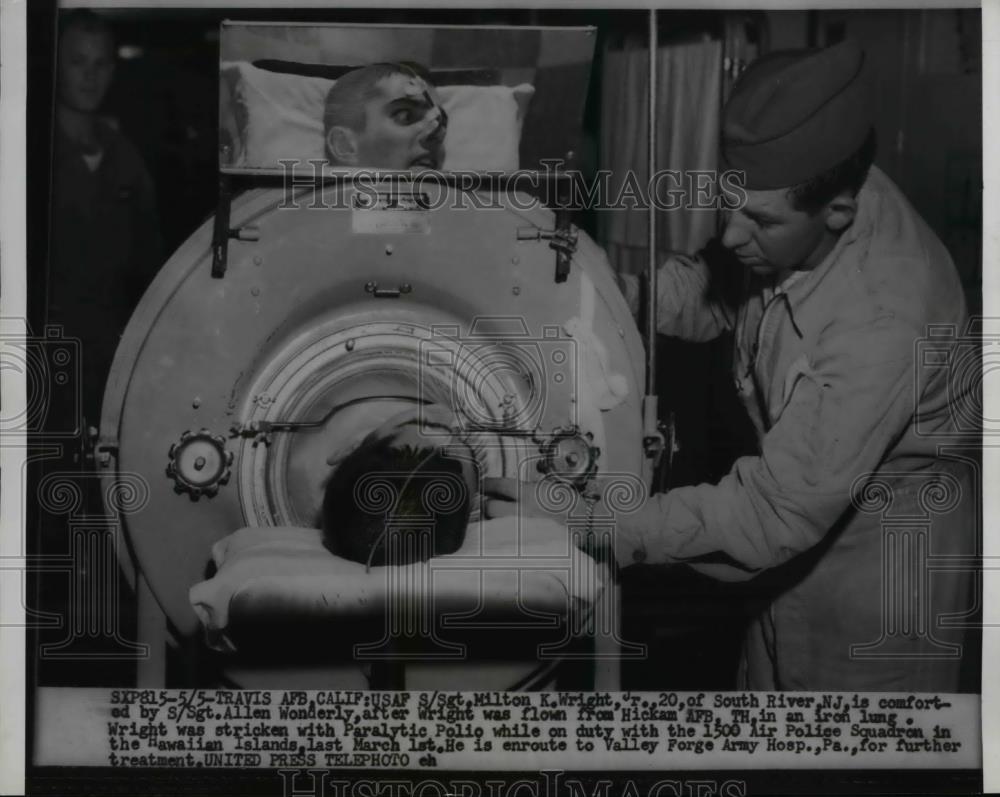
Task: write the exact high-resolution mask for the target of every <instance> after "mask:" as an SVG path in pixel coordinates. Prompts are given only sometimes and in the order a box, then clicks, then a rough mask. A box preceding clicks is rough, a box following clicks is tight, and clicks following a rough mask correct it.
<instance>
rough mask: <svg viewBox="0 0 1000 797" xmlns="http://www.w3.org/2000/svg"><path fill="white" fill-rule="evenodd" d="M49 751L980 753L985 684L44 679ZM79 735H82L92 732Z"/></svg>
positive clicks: (181, 759) (328, 756)
mask: <svg viewBox="0 0 1000 797" xmlns="http://www.w3.org/2000/svg"><path fill="white" fill-rule="evenodd" d="M39 710H40V713H41V714H42V716H46V717H47V719H48V720H51V722H47V723H46V724H45V725H44V726H43V727H45V728H46V729H47V730H46V732H45V733H44V734H43V738H42V739H40V740H39V741H40V744H39V754H38V758H39V760H38V761H37V763H39V764H63V765H66V764H77V765H92V766H113V767H261V768H285V767H302V768H309V767H325V768H336V769H342V768H393V769H433V768H441V769H464V768H472V767H478V768H481V767H483V766H484V765H486V764H488V766H491V767H495V768H498V769H519V768H525V769H532V768H537V762H538V760H539V756H544V757H545V760H546V761H551V762H553V763H556V764H558V765H559V766H560V767H564V768H567V769H568V768H573V769H595V768H624V769H636V770H643V769H646V770H649V769H660V768H663V767H664V766H667V765H669V766H670V767H688V768H699V767H704V768H708V767H711V768H719V767H724V768H726V767H728V768H743V767H745V768H752V767H783V768H785V767H787V768H823V767H833V766H839V765H846V766H857V767H887V766H894V767H935V768H967V767H972V766H976V765H978V762H979V760H980V750H979V745H978V743H977V739H978V736H977V728H978V722H979V715H978V703H977V698H976V697H975V696H972V695H933V694H920V695H914V694H870V693H849V692H836V693H754V692H745V693H740V692H733V693H721V692H718V693H705V692H698V693H690V692H689V693H682V692H613V693H612V692H586V693H582V692H538V693H512V692H361V691H308V692H306V691H249V690H247V691H212V690H200V691H191V690H160V689H115V690H106V689H102V690H98V689H46V690H42V693H41V694H40V695H39ZM80 739H83V740H85V741H84V742H83V743H81V742H80Z"/></svg>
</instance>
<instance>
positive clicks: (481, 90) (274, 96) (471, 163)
mask: <svg viewBox="0 0 1000 797" xmlns="http://www.w3.org/2000/svg"><path fill="white" fill-rule="evenodd" d="M222 75H223V81H224V83H225V82H228V83H229V86H230V87H231V90H232V92H233V100H234V101H235V102H236V103H237V104H238V105H239V106H241V107H242V109H243V111H244V113H245V115H246V119H245V125H244V126H243V127H242V130H241V131H240V133H241V136H240V141H241V144H242V146H241V147H240V150H241V151H240V152H239V153H234V161H233V162H231V163H230V164H229V165H231V166H243V167H255V168H273V169H277V168H281V166H280V164H279V161H281V160H287V159H297V160H300V161H303V162H305V161H309V160H314V159H319V160H323V159H324V157H325V154H324V149H325V148H324V141H323V107H324V105H325V103H326V95H327V94H328V93H329V91H330V88H331V87H332V86H333V84H334V82H335V81H333V80H328V79H326V78H319V77H305V76H302V75H291V74H286V73H282V72H271V71H269V70H266V69H260V68H258V67H255V66H254V65H253V64H250V63H247V62H227V63H223V64H222ZM438 93H439V94H440V95H441V104H442V105H443V106H444V109H445V111H446V112H447V114H448V132H447V134H446V136H445V140H444V148H445V161H444V165H443V169H444V170H445V171H459V170H468V171H502V172H514V171H517V169H518V165H519V161H518V149H519V147H520V143H521V126H522V124H523V121H524V114H525V112H526V111H527V107H528V102H529V101H530V100H531V97H532V95H533V94H534V93H535V87H534V86H531V85H529V84H527V83H523V84H521V85H519V86H514V87H513V88H511V87H509V86H440V87H438Z"/></svg>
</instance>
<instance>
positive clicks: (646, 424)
mask: <svg viewBox="0 0 1000 797" xmlns="http://www.w3.org/2000/svg"><path fill="white" fill-rule="evenodd" d="M656 23H657V20H656V9H655V8H651V9H650V10H649V98H648V102H649V129H648V136H649V141H648V150H647V160H648V166H649V181H650V183H649V184H650V185H652V179H653V175H654V174H656V99H657V88H656V59H657V55H658V52H659V43H658V32H657V27H656ZM649 199H650V201H649V205H648V207H647V214H648V219H649V240H648V242H647V246H648V252H647V255H648V262H647V272H646V291H647V294H646V395H645V396H643V399H642V429H643V446H644V448H645V452H646V456H647V457H648V458H649V459H651V460H652V461H653V471H654V473H655V470H656V468H657V466H658V465H659V463H660V460H661V459H662V457H663V454H664V452H665V451H666V449H667V440H666V439H665V437H664V434H663V430H662V428H661V427H660V423H659V400H658V397H657V395H656V320H657V313H656V309H657V308H656V299H657V290H656V267H657V263H656V207H655V204H654V203H653V202H652V197H650V198H649ZM670 453H671V452H669V451H667V455H668V456H669V455H670Z"/></svg>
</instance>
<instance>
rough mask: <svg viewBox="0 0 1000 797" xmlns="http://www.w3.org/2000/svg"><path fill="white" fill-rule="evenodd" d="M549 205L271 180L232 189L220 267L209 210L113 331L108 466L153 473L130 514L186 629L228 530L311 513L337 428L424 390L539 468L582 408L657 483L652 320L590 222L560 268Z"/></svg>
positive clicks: (603, 458) (507, 454) (516, 461)
mask: <svg viewBox="0 0 1000 797" xmlns="http://www.w3.org/2000/svg"><path fill="white" fill-rule="evenodd" d="M533 204H534V203H532V202H531V200H530V199H529V198H528V197H527V196H525V195H523V194H506V195H505V194H502V193H500V194H496V193H494V194H479V193H473V192H463V191H460V190H458V189H456V188H455V187H449V186H446V185H443V184H439V183H427V184H424V185H417V184H415V183H414V184H403V185H402V186H397V187H396V188H385V189H384V188H382V187H379V186H377V187H374V188H372V187H370V186H369V187H368V188H367V189H365V190H362V189H360V188H359V187H358V186H357V184H354V185H351V184H350V183H348V182H337V183H327V184H325V185H322V186H313V187H307V188H301V187H300V188H298V189H296V191H294V192H291V191H288V190H282V189H264V190H254V191H251V192H248V193H246V194H243V195H241V196H240V197H238V198H237V199H236V200H234V202H233V204H232V211H231V216H230V225H229V226H230V228H231V229H232V230H234V231H240V232H239V233H238V234H237V233H235V232H234V234H233V237H232V238H231V240H230V241H229V247H228V258H227V269H226V271H225V274H224V276H222V277H221V278H216V277H213V276H212V274H211V266H212V224H211V223H207V224H205V225H204V226H203V227H202V228H201V229H199V230H198V231H197V232H196V233H194V234H193V235H192V236H191V238H190V239H189V240H188V241H187V242H186V243H185V244H184V245H183V246H182V247H181V248H180V249H179V250H178V251H177V252H176V253H175V254H174V255H173V257H172V258H171V259H170V260H169V262H168V263H167V264H166V265H165V266H164V268H163V269H162V271H161V272H160V273H159V275H158V276H157V278H156V280H155V281H154V282H153V284H152V285H151V287H150V288H149V290H148V291H147V293H146V295H145V296H144V298H143V299H142V301H141V303H140V305H139V306H138V308H137V309H136V311H135V314H134V316H133V318H132V320H131V322H130V324H129V326H128V328H127V330H126V332H125V335H124V336H123V339H122V342H121V345H120V347H119V349H118V352H117V355H116V359H115V362H114V366H113V369H112V375H111V378H110V381H109V383H108V387H107V390H106V393H105V398H104V406H103V412H102V420H101V429H100V449H99V450H100V451H102V452H108V454H109V455H108V456H106V457H105V459H104V461H103V463H102V464H101V465H100V467H102V472H103V475H104V478H105V480H106V481H107V482H108V483H107V484H106V487H111V483H116V484H118V485H119V486H120V487H121V488H122V489H131V487H128V486H127V485H133V486H134V480H135V478H136V476H138V477H139V478H141V479H142V480H144V481H145V483H146V484H147V485H148V491H149V496H148V501H146V502H145V503H144V505H143V506H141V508H139V509H137V510H136V511H134V512H130V513H128V514H125V515H124V516H123V518H122V520H123V524H124V527H125V531H126V535H127V538H128V540H129V544H130V547H131V550H132V552H133V554H134V557H135V559H136V561H137V563H138V567H139V568H140V570H141V572H142V573H143V575H144V577H145V579H146V580H147V581H148V584H149V586H150V588H151V590H152V592H153V594H154V595H155V598H156V600H157V601H158V603H159V606H160V607H161V608H162V610H163V612H164V613H165V614H166V616H167V617H168V618H169V620H170V621H171V623H172V624H173V626H174V627H175V628H176V630H177V631H178V632H179V633H180V634H181V635H191V634H194V633H195V632H196V631H197V629H198V623H197V619H196V617H195V614H194V612H193V611H192V608H191V606H190V604H189V600H188V590H189V588H190V587H191V586H192V585H193V584H195V583H196V582H198V581H201V580H203V579H204V578H205V574H206V567H207V564H208V562H209V559H210V551H211V548H212V545H213V544H214V543H215V542H216V541H218V540H219V539H221V538H222V537H224V536H226V535H228V534H230V533H231V532H233V531H234V530H236V529H239V528H241V527H244V526H248V525H256V526H268V525H312V524H313V523H315V517H316V511H317V508H318V507H319V502H320V499H321V490H322V484H323V481H324V480H325V478H326V476H327V475H328V473H329V470H330V464H329V460H330V459H331V457H332V456H334V455H335V453H336V449H337V448H338V447H342V446H345V445H349V444H350V443H351V442H352V441H354V440H356V439H357V438H358V436H359V435H361V434H363V433H364V432H366V431H367V430H369V429H371V428H374V426H375V425H377V423H378V422H379V421H380V420H381V419H383V418H385V417H387V416H388V415H389V414H391V413H393V412H398V410H399V409H400V407H404V406H407V405H409V406H412V405H413V404H414V402H417V401H421V400H424V401H426V400H434V401H436V402H442V403H449V404H452V405H453V406H459V407H460V408H461V409H462V411H463V413H464V416H463V417H465V418H468V419H471V421H473V422H476V423H480V422H481V423H482V425H483V426H491V425H492V426H491V431H489V432H484V433H483V434H484V435H485V436H484V438H483V439H484V440H486V441H487V442H488V443H489V445H485V446H484V452H485V453H484V454H483V457H484V462H485V463H486V467H487V471H488V472H490V473H492V474H494V475H499V474H506V475H510V476H518V477H520V478H522V479H523V478H530V479H537V478H539V477H540V474H539V472H538V469H537V468H536V467H535V466H534V465H535V463H537V461H538V458H539V456H540V452H542V453H544V452H545V451H548V452H549V454H551V452H552V451H553V450H556V449H559V446H553V445H552V442H553V440H556V439H557V435H558V430H566V429H576V430H578V431H579V433H580V435H582V436H586V439H587V440H590V441H591V443H592V445H593V447H594V449H599V451H600V454H599V457H598V459H597V467H598V471H599V472H601V473H622V472H624V473H629V474H635V475H641V476H642V477H643V480H644V481H645V482H646V483H648V473H647V471H648V464H647V461H646V460H645V458H644V456H643V453H642V425H641V421H642V419H641V400H642V392H643V388H642V385H643V368H644V365H643V362H644V354H643V348H642V343H641V340H640V337H639V334H638V332H637V330H636V327H635V324H634V322H633V320H632V318H631V316H630V314H629V311H628V308H627V306H626V303H625V301H624V300H623V298H622V297H621V295H620V293H619V292H618V289H617V286H616V284H615V281H614V279H613V275H612V272H611V270H610V268H609V266H608V265H607V261H606V259H605V256H604V253H603V252H602V251H601V250H600V248H599V247H597V246H596V245H595V244H594V243H593V242H592V241H591V240H590V239H589V238H587V237H586V235H584V234H582V233H581V234H580V235H579V240H578V242H577V246H576V249H575V253H574V254H573V256H572V264H571V268H570V271H569V276H568V279H566V280H565V281H563V282H557V281H556V280H555V270H556V268H555V266H556V254H555V252H554V251H553V249H552V248H550V247H549V245H548V240H550V239H549V238H547V237H546V233H548V232H551V231H552V230H553V228H554V226H555V218H554V214H553V213H552V212H551V211H549V210H547V209H545V208H543V207H540V206H538V205H537V204H535V205H534V206H533V207H532V206H531V205H533ZM283 424H284V426H283ZM268 430H270V433H269V434H268V433H267V432H268ZM507 432H510V434H508V433H507ZM554 435H556V437H554ZM546 446H548V447H547V448H546ZM578 459H579V457H576V458H575V459H574V461H578ZM99 462H100V457H99ZM526 463H531V467H530V468H529V467H527V466H526ZM104 492H105V493H106V494H108V492H109V491H108V489H105V491H104Z"/></svg>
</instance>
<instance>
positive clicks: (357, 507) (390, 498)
mask: <svg viewBox="0 0 1000 797" xmlns="http://www.w3.org/2000/svg"><path fill="white" fill-rule="evenodd" d="M471 505H472V496H471V495H470V494H469V489H468V486H467V484H466V482H465V480H464V478H463V472H462V460H460V459H459V458H458V457H457V456H455V455H453V454H450V453H448V452H447V451H446V450H445V449H442V448H438V447H434V446H427V447H419V448H414V447H412V446H397V445H395V444H394V442H393V440H392V439H391V438H389V439H383V440H379V441H375V442H365V443H363V444H362V445H361V446H360V447H359V448H357V449H355V450H354V451H353V452H351V453H350V454H349V455H348V456H346V457H345V458H344V459H343V460H342V461H341V462H340V464H339V465H338V466H337V468H336V469H335V470H334V472H333V474H332V475H331V476H330V479H329V480H328V481H327V484H326V489H325V492H324V495H323V510H322V519H321V525H322V530H323V542H324V544H325V545H326V547H327V548H328V549H329V550H330V551H331V552H332V553H334V554H336V555H337V556H340V557H342V558H344V559H350V560H352V561H355V562H361V563H363V564H368V565H406V564H411V563H413V562H416V561H425V560H427V559H428V558H430V557H431V556H441V555H444V554H449V553H454V552H455V551H457V550H458V549H459V548H460V547H461V545H462V542H463V541H464V540H465V530H466V527H467V526H468V523H469V514H470V509H471Z"/></svg>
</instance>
